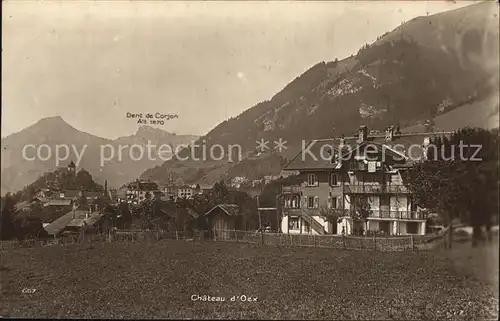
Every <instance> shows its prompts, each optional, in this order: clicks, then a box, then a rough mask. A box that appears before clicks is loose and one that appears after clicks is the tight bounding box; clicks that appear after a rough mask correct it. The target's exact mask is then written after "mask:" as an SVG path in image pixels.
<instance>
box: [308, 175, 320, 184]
mask: <svg viewBox="0 0 500 321" xmlns="http://www.w3.org/2000/svg"><path fill="white" fill-rule="evenodd" d="M317 185H318V178H317V177H316V174H308V175H307V186H317Z"/></svg>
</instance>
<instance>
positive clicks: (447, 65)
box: [142, 3, 498, 181]
mask: <svg viewBox="0 0 500 321" xmlns="http://www.w3.org/2000/svg"><path fill="white" fill-rule="evenodd" d="M435 27H436V28H435ZM430 31H432V32H430ZM476 37H479V40H477V41H476V40H474V39H475V38H476ZM497 93H498V4H496V3H479V4H474V5H471V6H467V7H464V8H460V9H456V10H452V11H447V12H442V13H438V14H435V15H431V16H426V17H416V18H414V19H412V20H410V21H408V22H406V23H404V24H402V25H401V26H399V27H397V28H395V29H394V30H392V31H390V32H387V33H385V34H384V35H381V36H380V37H378V39H377V40H376V41H375V42H373V43H372V44H370V45H368V44H366V45H363V46H362V47H361V48H360V50H359V51H358V53H357V54H356V55H352V56H350V57H347V58H345V59H342V60H338V59H334V60H333V61H329V62H319V63H317V64H315V65H314V66H312V67H311V68H309V69H308V70H306V71H305V72H304V73H302V74H301V75H300V76H298V77H296V78H295V79H293V80H292V81H291V82H290V83H289V84H288V85H286V86H285V87H284V88H283V89H282V90H281V91H280V92H278V93H276V94H275V95H273V96H272V98H271V99H269V100H265V101H262V102H259V103H257V104H255V105H254V106H253V107H251V108H249V109H247V110H245V111H243V112H242V113H240V114H239V115H237V116H235V117H231V118H230V119H228V120H225V121H223V122H221V123H220V124H219V125H217V126H216V127H215V128H213V129H212V130H211V131H209V132H208V133H207V134H206V135H205V136H203V137H202V138H200V140H203V141H206V143H207V145H208V146H211V145H212V146H213V145H215V144H220V145H223V146H229V145H230V144H239V145H240V146H242V147H243V153H244V154H246V153H247V152H255V151H256V147H257V145H256V141H259V140H261V139H263V140H266V141H269V142H273V141H276V140H278V139H283V140H284V141H287V142H288V144H289V146H290V147H291V146H292V145H293V146H294V147H297V146H300V141H302V140H311V139H320V138H326V137H332V136H339V135H341V134H345V135H351V134H352V133H353V132H354V131H356V130H357V127H358V126H359V125H361V124H364V125H367V126H368V127H369V128H370V129H375V130H384V128H385V126H387V125H394V124H398V125H400V127H401V128H412V126H417V127H418V126H422V124H423V123H424V122H425V121H426V120H428V119H435V118H437V117H439V125H440V126H444V127H446V128H453V127H454V124H456V126H467V125H468V124H469V123H470V124H473V125H476V126H477V125H478V122H483V121H484V122H485V124H482V125H483V126H486V127H498V120H496V121H490V120H492V117H494V115H497V114H498V99H495V94H497ZM478 104H481V106H479V105H478ZM471 106H472V107H471ZM474 106H476V107H477V106H479V107H477V110H478V111H480V112H481V113H483V112H484V113H487V114H489V115H491V116H490V117H489V118H488V117H487V116H485V117H483V118H477V117H476V119H474V121H471V120H472V119H471V118H470V117H467V115H466V114H465V115H464V114H463V112H462V113H461V112H460V111H463V110H467V111H468V112H470V110H471V108H475V107H474ZM454 110H456V111H457V112H455V113H454V114H455V115H454V116H453V117H451V116H450V117H446V115H447V114H448V113H450V112H452V111H454ZM450 115H451V114H450ZM457 115H459V116H457ZM457 117H458V118H460V119H458V118H457ZM417 127H415V128H417ZM291 150H292V148H289V150H288V151H285V152H288V153H291ZM188 152H189V151H188V150H187V149H186V150H184V151H181V153H180V156H181V157H185V156H189V153H188ZM194 156H195V157H199V156H200V155H194ZM288 156H290V155H288ZM195 157H192V158H193V159H194V158H195ZM244 161H245V160H243V162H244ZM222 163H223V162H222ZM184 164H185V165H187V164H189V166H192V167H196V166H198V167H200V168H202V167H203V164H202V163H201V162H196V161H194V160H191V161H189V162H184ZM221 166H224V167H225V168H227V170H228V171H229V170H230V168H231V166H232V165H228V164H222V165H221ZM179 168H182V163H180V162H179V161H176V160H171V161H167V162H165V163H164V164H163V165H161V166H160V167H159V168H156V169H155V170H153V169H151V170H148V171H146V172H145V173H144V174H143V175H142V176H143V177H147V178H154V176H157V179H158V180H160V181H161V180H163V178H164V177H163V176H166V175H168V173H169V172H170V171H172V170H173V169H175V170H176V171H180V170H179ZM186 168H187V167H186ZM153 172H154V173H155V175H153ZM186 172H187V170H186ZM207 175H208V174H207ZM158 176H159V177H158ZM188 177H189V175H188Z"/></svg>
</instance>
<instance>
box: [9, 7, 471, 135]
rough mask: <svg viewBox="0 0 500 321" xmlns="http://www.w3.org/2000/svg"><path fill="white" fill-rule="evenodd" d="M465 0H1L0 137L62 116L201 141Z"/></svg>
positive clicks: (92, 128)
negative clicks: (304, 77) (147, 122)
mask: <svg viewBox="0 0 500 321" xmlns="http://www.w3.org/2000/svg"><path fill="white" fill-rule="evenodd" d="M472 3H473V2H471V1H462V2H456V3H453V2H450V1H442V2H441V1H429V2H425V1H418V2H409V1H393V2H383V1H379V2H376V3H374V2H370V1H366V2H365V1H356V2H340V1H332V2H326V1H322V2H313V1H309V2H264V1H260V2H236V3H235V2H181V1H175V2H159V1H154V2H153V1H151V2H148V1H140V2H139V1H137V2H133V1H109V2H104V1H98V2H96V1H65V2H62V1H61V2H59V1H51V2H43V1H19V0H15V1H7V2H5V1H4V2H3V3H2V4H3V5H2V7H3V8H2V9H3V10H2V15H3V19H2V23H3V33H2V49H3V52H2V131H1V134H2V137H5V136H7V135H9V134H11V133H13V132H16V131H19V130H21V129H23V128H25V127H27V126H29V125H31V124H33V123H35V122H36V121H38V120H39V119H40V118H43V117H50V116H56V115H60V116H62V117H63V118H64V119H65V120H66V121H67V122H68V123H70V124H71V125H73V126H74V127H75V128H77V129H80V130H83V131H86V132H89V133H92V134H95V135H99V136H103V137H107V138H115V137H118V136H124V135H128V134H131V133H133V132H135V131H136V130H137V128H138V127H139V126H140V125H138V124H137V123H136V121H135V120H132V119H127V118H126V113H127V112H131V113H140V112H142V113H147V112H152V113H156V112H161V113H164V114H177V115H178V118H177V119H172V120H169V121H167V122H166V124H165V125H163V126H159V127H160V128H162V129H164V130H167V131H173V132H176V133H179V134H200V135H201V134H205V133H207V132H208V131H209V130H211V129H212V128H214V127H215V126H216V125H217V124H218V123H220V122H221V121H223V120H225V119H227V118H229V117H232V116H236V115H238V114H240V113H241V112H242V111H244V110H245V109H248V108H250V107H252V106H253V105H255V104H256V103H258V102H259V101H262V100H267V99H270V98H271V97H272V96H273V95H274V94H275V93H277V92H278V91H279V90H281V89H282V88H283V87H284V86H285V85H286V84H287V83H289V82H290V81H291V80H293V79H294V78H295V77H297V76H299V75H300V74H301V73H302V72H304V71H305V70H307V69H308V68H310V67H311V66H313V65H314V64H316V63H318V62H321V61H330V60H333V59H335V58H336V57H337V58H339V59H342V58H345V57H347V56H349V55H351V54H353V53H356V52H357V50H358V49H359V47H360V46H361V45H362V44H364V43H368V42H373V41H374V40H375V39H376V37H377V36H379V35H381V34H383V33H384V32H386V31H390V30H392V29H393V28H395V27H397V26H398V25H399V24H400V23H401V22H402V21H408V20H410V19H412V18H414V17H416V16H421V15H426V14H427V13H429V14H433V13H438V12H442V11H447V10H451V9H455V8H459V7H463V6H466V5H470V4H472Z"/></svg>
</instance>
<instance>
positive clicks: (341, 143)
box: [339, 134, 345, 151]
mask: <svg viewBox="0 0 500 321" xmlns="http://www.w3.org/2000/svg"><path fill="white" fill-rule="evenodd" d="M344 145H345V137H344V134H342V135H341V136H340V138H339V151H341V150H342V147H343V146H344Z"/></svg>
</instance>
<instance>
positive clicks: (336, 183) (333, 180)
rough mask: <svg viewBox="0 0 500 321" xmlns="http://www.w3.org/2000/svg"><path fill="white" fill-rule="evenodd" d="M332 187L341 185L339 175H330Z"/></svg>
mask: <svg viewBox="0 0 500 321" xmlns="http://www.w3.org/2000/svg"><path fill="white" fill-rule="evenodd" d="M330 185H331V186H337V185H339V182H338V180H337V174H331V175H330Z"/></svg>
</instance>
